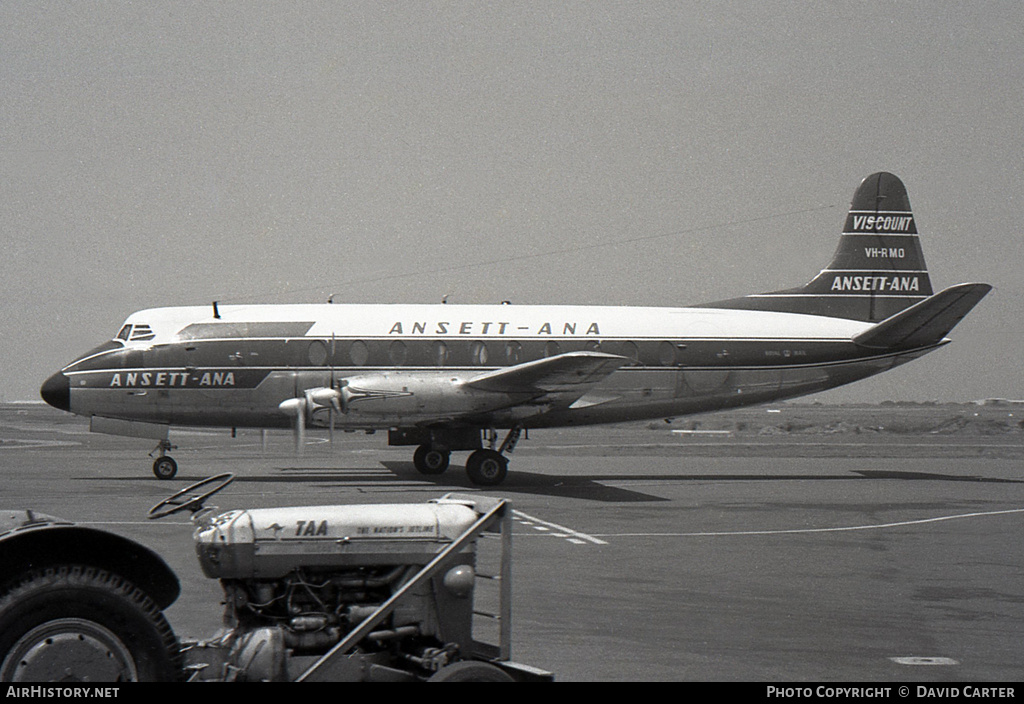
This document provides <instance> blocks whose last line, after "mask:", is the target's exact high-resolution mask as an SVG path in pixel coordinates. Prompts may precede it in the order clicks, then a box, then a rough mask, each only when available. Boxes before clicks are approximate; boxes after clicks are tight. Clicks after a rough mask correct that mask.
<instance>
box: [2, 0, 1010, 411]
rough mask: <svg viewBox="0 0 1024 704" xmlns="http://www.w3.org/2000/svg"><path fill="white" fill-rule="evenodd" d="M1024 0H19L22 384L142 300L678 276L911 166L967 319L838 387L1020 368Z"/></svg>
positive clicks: (838, 218)
mask: <svg viewBox="0 0 1024 704" xmlns="http://www.w3.org/2000/svg"><path fill="white" fill-rule="evenodd" d="M1022 107H1024V5H1022V4H1021V3H1019V2H1010V1H1007V2H988V1H976V0H975V1H972V2H965V3H943V2H939V3H936V2H841V3H834V4H828V3H808V2H777V1H773V2H757V3H753V2H736V3H729V2H714V3H706V2H682V1H678V0H677V1H674V2H666V3H655V2H643V3H640V2H580V3H573V2H553V1H549V2H536V3H522V2H518V3H497V2H495V3H476V2H453V3H441V2H379V1H375V2H352V1H349V0H347V1H346V2H324V3H311V2H281V3H275V2H255V1H253V2H223V1H218V2H214V1H212V0H211V1H210V2H191V1H190V2H134V3H128V2H73V3H72V2H42V1H40V0H31V1H23V0H7V2H4V3H3V4H0V137H2V149H3V152H2V154H3V156H2V159H0V169H2V178H0V230H2V238H3V243H4V249H3V253H2V258H0V289H2V293H3V308H2V312H0V354H2V359H3V366H2V373H0V398H2V399H5V400H8V401H11V400H22V399H36V398H38V388H39V385H40V384H41V383H42V381H43V379H45V377H46V376H47V375H49V374H50V373H52V372H53V371H56V370H57V369H58V368H59V367H60V366H62V365H63V364H65V363H67V362H69V361H70V360H71V359H72V358H73V357H74V356H75V355H76V354H78V353H80V352H82V351H84V350H86V349H87V348H89V347H92V346H93V345H95V344H98V343H100V342H102V341H103V340H104V339H106V338H109V337H111V336H113V335H114V334H115V333H116V332H117V330H118V327H119V326H120V323H121V322H122V320H123V319H124V318H125V317H126V316H127V315H128V314H129V313H131V312H132V311H133V310H137V309H141V308H148V307H155V306H162V305H180V304H207V303H209V302H210V301H212V300H214V299H218V300H220V301H223V302H225V303H231V302H246V303H251V302H303V301H311V302H322V301H325V300H326V298H327V296H328V295H330V294H336V295H335V300H336V301H352V302H366V301H379V302H434V301H440V299H441V297H442V296H444V295H446V294H450V296H451V300H454V301H457V302H460V303H478V302H479V303H488V302H495V301H500V300H503V299H511V300H512V301H513V302H517V303H593V304H610V305H620V304H621V305H686V304H694V303H700V302H704V301H711V300H717V299H722V298H730V297H733V296H735V295H739V294H744V293H754V292H759V291H766V290H774V289H778V288H783V287H788V286H792V285H796V284H800V283H803V282H805V281H807V280H809V279H810V278H811V277H812V276H813V275H814V274H816V273H817V272H818V270H819V269H820V268H821V267H823V266H824V265H825V264H827V263H828V261H829V259H830V257H831V255H832V252H833V250H834V248H835V245H836V239H837V237H838V234H839V230H840V228H841V225H842V221H843V216H844V213H845V210H846V208H847V206H848V205H849V201H850V198H851V196H852V195H853V191H854V189H855V188H856V186H857V184H858V183H859V182H860V180H861V179H862V178H864V177H865V176H867V175H868V174H870V173H872V172H875V171H880V170H887V171H892V172H893V173H896V174H897V175H898V176H900V177H901V178H902V179H903V181H904V182H905V184H906V186H907V189H908V192H909V194H910V200H911V204H912V205H913V208H914V212H915V215H916V216H917V221H918V227H919V229H920V231H921V233H922V242H923V246H924V251H925V257H926V259H927V262H928V264H929V268H930V270H931V274H932V283H933V285H934V286H935V287H936V288H937V289H938V288H944V287H946V286H949V285H952V284H955V283H960V282H965V281H985V282H988V283H992V284H993V285H995V286H996V290H995V292H993V294H990V296H989V297H988V298H987V299H985V300H984V301H983V302H982V303H981V304H980V306H979V307H978V308H977V309H976V310H975V311H974V313H972V314H971V315H970V316H969V317H968V318H967V319H966V320H965V321H964V322H963V323H962V324H961V325H960V326H959V327H958V328H957V329H956V330H955V331H954V333H953V334H952V335H951V337H953V340H954V342H953V344H952V345H950V346H949V347H947V348H945V349H943V350H940V351H938V352H936V353H934V354H932V355H929V356H927V357H925V358H924V359H922V360H919V361H917V362H914V363H912V364H910V365H907V366H905V367H903V368H901V369H898V370H894V371H892V372H890V373H888V374H885V375H882V376H880V377H876V378H875V379H872V380H868V381H866V382H861V383H859V384H857V385H854V386H852V387H848V389H846V390H840V391H835V392H830V394H826V395H823V397H822V398H824V399H826V400H837V401H855V400H882V399H886V398H889V399H894V400H901V399H911V400H928V399H939V400H970V399H976V398H984V397H989V396H1006V397H1017V398H1020V397H1024V384H1022V382H1024V373H1022V363H1021V361H1020V360H1021V357H1020V353H1019V348H1020V343H1021V333H1022V321H1021V313H1022V310H1024V306H1022V304H1024V290H1022V279H1024V276H1022V273H1021V260H1022V254H1021V252H1022V248H1021V245H1020V229H1021V222H1022V217H1021V216H1022V210H1024V204H1022V195H1021V194H1022V193H1024V161H1022V153H1024V149H1022V147H1024V129H1022V127H1024V125H1022V117H1021V115H1022Z"/></svg>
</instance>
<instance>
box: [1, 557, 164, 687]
mask: <svg viewBox="0 0 1024 704" xmlns="http://www.w3.org/2000/svg"><path fill="white" fill-rule="evenodd" d="M178 662H179V657H178V643H177V639H176V638H175V636H174V632H173V631H172V630H171V627H170V625H169V624H168V623H167V620H166V619H165V618H164V615H163V614H162V613H161V612H160V609H159V608H158V607H157V605H156V604H154V603H153V601H152V599H150V598H149V597H148V596H147V595H146V594H145V593H144V592H143V591H142V590H140V589H139V588H138V587H136V586H135V585H134V584H132V583H131V582H128V581H126V580H125V579H123V578H121V577H120V576H118V575H116V574H113V573H110V572H107V571H105V570H101V569H97V568H95V567H88V566H83V565H64V566H60V567H51V568H47V569H39V570H33V571H31V572H29V573H27V574H26V575H25V576H24V577H23V578H22V579H21V580H20V581H18V582H17V583H16V584H15V586H13V587H12V588H10V589H9V590H8V591H7V592H5V593H4V594H3V596H0V681H3V682H137V681H149V682H169V681H176V680H179V679H180V672H181V670H180V667H179V664H178Z"/></svg>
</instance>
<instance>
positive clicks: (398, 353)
mask: <svg viewBox="0 0 1024 704" xmlns="http://www.w3.org/2000/svg"><path fill="white" fill-rule="evenodd" d="M407 356H408V350H407V349H406V347H405V343H404V342H400V341H399V340H395V341H394V342H392V343H391V348H390V349H389V350H388V357H390V358H391V363H392V364H396V365H398V366H401V365H403V364H405V359H406V357H407Z"/></svg>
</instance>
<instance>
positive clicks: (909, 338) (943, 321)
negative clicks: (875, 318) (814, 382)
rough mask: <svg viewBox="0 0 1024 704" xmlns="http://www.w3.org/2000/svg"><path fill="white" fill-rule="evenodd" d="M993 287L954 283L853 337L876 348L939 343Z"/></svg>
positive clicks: (866, 345) (860, 342)
mask: <svg viewBox="0 0 1024 704" xmlns="http://www.w3.org/2000/svg"><path fill="white" fill-rule="evenodd" d="M991 290H992V287H991V286H989V285H988V284H959V285H957V286H951V287H949V288H947V289H945V290H943V291H940V292H939V293H936V294H935V295H934V296H929V297H928V298H926V299H925V300H923V301H921V302H919V303H916V304H914V305H912V306H911V307H910V308H907V309H906V310H904V311H902V312H900V313H897V314H896V315H893V316H891V317H889V318H886V319H885V320H883V321H882V322H880V323H878V324H877V325H875V326H874V327H872V328H870V329H868V330H865V331H864V332H862V333H860V334H859V335H855V336H854V338H853V341H854V342H855V343H856V344H858V345H861V346H862V347H871V348H875V349H893V348H902V349H911V348H916V347H927V346H929V345H934V344H937V343H939V342H941V341H942V339H943V338H944V337H945V336H946V333H948V332H949V331H950V330H952V329H953V328H954V327H955V326H956V324H957V323H959V322H960V321H961V320H962V319H963V317H964V316H965V315H967V314H968V313H969V312H970V311H971V309H972V308H974V306H975V305H977V303H978V301H980V300H981V299H982V298H984V297H985V295H986V294H987V293H988V292H989V291H991Z"/></svg>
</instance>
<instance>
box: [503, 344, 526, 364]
mask: <svg viewBox="0 0 1024 704" xmlns="http://www.w3.org/2000/svg"><path fill="white" fill-rule="evenodd" d="M522 358H523V346H522V345H521V344H519V343H518V342H510V343H508V344H507V345H505V361H507V362H508V363H509V364H519V360H521V359H522Z"/></svg>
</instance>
